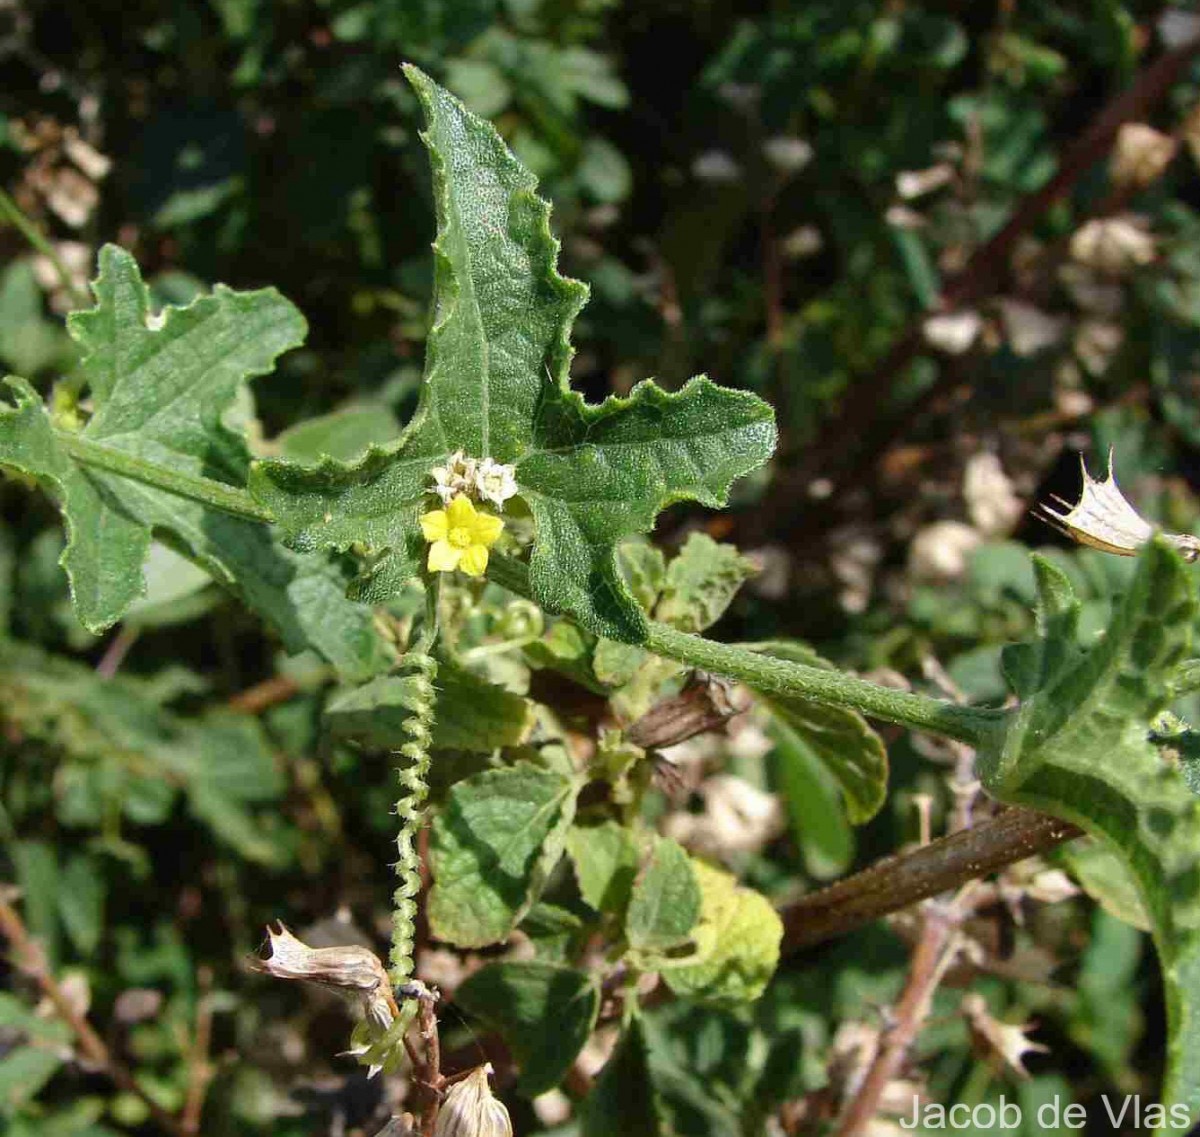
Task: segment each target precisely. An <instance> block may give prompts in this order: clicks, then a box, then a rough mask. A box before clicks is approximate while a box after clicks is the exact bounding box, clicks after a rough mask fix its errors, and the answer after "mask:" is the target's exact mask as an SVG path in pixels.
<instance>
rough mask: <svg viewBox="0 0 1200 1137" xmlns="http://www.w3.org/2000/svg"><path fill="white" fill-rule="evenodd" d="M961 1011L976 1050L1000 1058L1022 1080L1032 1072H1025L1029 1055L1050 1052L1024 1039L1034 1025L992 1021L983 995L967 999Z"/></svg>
mask: <svg viewBox="0 0 1200 1137" xmlns="http://www.w3.org/2000/svg"><path fill="white" fill-rule="evenodd" d="M962 1012H963V1016H964V1017H965V1018H966V1020H967V1025H968V1026H969V1027H970V1029H971V1036H972V1039H973V1041H974V1043H975V1045H976V1047H977V1049H979V1050H980V1051H982V1052H983V1053H984V1054H990V1055H992V1056H993V1057H995V1058H997V1059H999V1061H1000V1062H1001V1063H1002V1064H1003V1065H1005V1066H1007V1067H1008V1068H1009V1069H1010V1070H1012V1071H1013V1072H1014V1073H1015V1074H1017V1075H1018V1076H1019V1077H1022V1078H1028V1077H1029V1071H1028V1070H1026V1069H1025V1055H1026V1054H1037V1053H1045V1052H1046V1051H1048V1050H1049V1049H1050V1048H1049V1047H1048V1046H1043V1045H1042V1044H1041V1043H1040V1042H1030V1041H1029V1039H1028V1038H1026V1037H1025V1032H1026V1031H1028V1030H1031V1029H1032V1028H1033V1024H1032V1023H1020V1024H1017V1023H1003V1022H1000V1021H999V1020H998V1019H994V1018H992V1015H991V1012H990V1011H989V1010H988V1005H987V1002H986V1001H985V1000H984V998H983V996H982V995H977V994H974V993H972V994H969V995H967V996H965V997H964V999H963V1001H962Z"/></svg>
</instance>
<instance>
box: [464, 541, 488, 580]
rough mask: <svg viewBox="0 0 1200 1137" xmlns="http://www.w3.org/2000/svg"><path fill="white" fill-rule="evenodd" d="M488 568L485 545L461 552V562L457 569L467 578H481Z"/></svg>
mask: <svg viewBox="0 0 1200 1137" xmlns="http://www.w3.org/2000/svg"><path fill="white" fill-rule="evenodd" d="M487 566H488V551H487V546H486V545H471V546H470V547H469V548H467V549H464V550H463V555H462V560H461V561H459V562H458V567H459V568H460V569H462V570H463V572H465V573H466V574H467V576H483V574H484V572H485V571H486V570H487Z"/></svg>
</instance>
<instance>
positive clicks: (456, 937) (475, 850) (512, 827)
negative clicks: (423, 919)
mask: <svg viewBox="0 0 1200 1137" xmlns="http://www.w3.org/2000/svg"><path fill="white" fill-rule="evenodd" d="M577 791H578V786H577V785H576V784H575V783H574V782H573V781H572V780H571V779H570V778H566V777H563V776H562V775H561V774H556V773H554V772H553V771H551V770H543V769H541V768H540V767H537V766H534V765H533V764H532V763H530V762H518V763H517V764H516V765H515V766H509V767H504V768H501V769H497V770H485V771H484V772H483V773H481V774H476V775H475V776H474V777H471V778H467V779H465V780H463V781H461V782H458V783H457V784H456V785H455V786H454V788H453V789H452V790H451V791H450V796H449V800H448V801H447V803H446V807H445V808H444V809H443V810H442V812H441V813H440V814H439V815H438V817H437V820H436V821H434V823H433V840H432V843H431V855H432V865H433V878H434V885H433V889H432V891H431V892H430V894H429V925H430V928H431V929H432V930H433V934H434V935H435V936H437V938H438V939H442V940H447V941H448V942H450V943H452V944H457V945H458V946H459V947H483V946H484V945H485V944H493V943H497V942H499V941H501V940H504V939H506V938H507V937H508V935H509V933H510V932H511V931H512V930H513V928H515V927H516V926H517V924H518V923H519V922H520V920H521V917H522V916H524V914H525V913H526V912H527V911H528V910H529V906H530V905H531V904H532V903H533V902H534V901H535V900H536V899H537V898H538V895H539V894H540V892H541V889H542V886H543V884H544V883H545V880H546V877H547V876H548V875H549V872H550V870H551V869H553V867H554V866H555V864H557V862H558V859H559V857H561V855H562V851H563V847H564V845H565V843H566V839H567V832H568V830H569V829H570V827H571V821H572V820H573V819H574V816H575V795H576V793H577Z"/></svg>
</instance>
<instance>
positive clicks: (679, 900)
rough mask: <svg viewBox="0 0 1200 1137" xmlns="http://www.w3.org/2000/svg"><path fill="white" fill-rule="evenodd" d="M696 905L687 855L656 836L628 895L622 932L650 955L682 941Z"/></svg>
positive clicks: (695, 885)
mask: <svg viewBox="0 0 1200 1137" xmlns="http://www.w3.org/2000/svg"><path fill="white" fill-rule="evenodd" d="M700 905H701V894H700V885H699V883H698V881H697V880H696V874H695V871H694V868H693V862H692V860H691V858H690V857H689V856H688V855H687V853H685V852H684V851H683V848H682V847H681V846H680V845H678V844H677V843H676V842H674V841H671V840H669V839H668V838H666V837H661V838H659V839H658V840H657V841H656V842H655V844H654V849H653V851H652V852H651V854H650V859H649V861H648V862H647V863H646V867H645V869H644V870H643V871H642V873H641V875H640V876H639V877H638V879H637V880H636V881H635V882H634V885H633V893H632V895H631V896H630V898H629V910H628V912H627V913H626V915H625V935H626V937H627V938H628V940H629V945H630V947H631V948H632V949H633V950H634V951H635V952H638V953H640V954H643V955H646V956H650V955H658V954H660V953H662V952H665V951H669V950H670V949H671V948H674V947H678V946H680V945H682V944H684V943H686V942H687V939H688V934H689V933H690V932H691V930H692V928H693V927H694V926H695V924H696V921H697V920H698V919H699V917H700Z"/></svg>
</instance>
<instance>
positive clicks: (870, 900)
mask: <svg viewBox="0 0 1200 1137" xmlns="http://www.w3.org/2000/svg"><path fill="white" fill-rule="evenodd" d="M1082 835H1083V830H1081V829H1079V828H1077V827H1076V826H1074V825H1072V824H1071V823H1070V822H1067V821H1059V820H1058V819H1057V818H1054V817H1048V816H1046V815H1045V814H1041V813H1035V812H1034V811H1033V810H1029V809H1005V810H1003V811H1001V812H1000V813H999V814H997V815H996V816H995V817H993V818H991V819H990V820H988V821H980V822H976V824H975V825H974V826H973V827H972V828H970V829H964V830H962V831H961V832H958V833H952V834H951V835H950V836H948V837H942V838H939V839H938V840H936V841H932V842H930V844H928V845H924V846H922V847H921V848H919V849H913V850H912V851H910V852H906V853H897V854H895V855H894V856H890V857H885V858H884V859H883V860H881V861H877V862H876V863H875V864H873V865H872V866H871V867H870V868H868V869H864V870H863V871H862V872H860V873H856V874H855V875H854V876H851V877H847V878H846V879H845V880H842V881H839V882H838V883H837V884H834V885H831V886H830V887H829V888H825V889H822V890H821V891H820V892H814V893H813V894H812V895H811V896H805V897H802V898H801V899H800V900H798V901H796V903H794V904H791V905H789V906H788V907H786V908H785V909H783V911H781V912H780V915H781V916H782V917H783V927H784V936H783V951H784V953H785V954H786V953H788V952H795V951H798V950H800V949H801V948H806V947H810V946H812V945H813V944H817V943H820V942H822V941H823V940H828V939H833V938H834V937H835V936H840V935H844V934H845V933H847V932H850V931H853V930H854V929H855V928H859V927H861V926H862V925H863V924H869V923H870V922H871V921H872V920H877V919H879V918H880V917H881V916H886V915H888V914H889V913H891V912H897V911H899V910H900V909H901V908H907V907H909V905H911V904H915V903H916V902H917V901H918V900H924V899H926V898H928V897H930V896H936V895H937V894H938V893H941V892H947V891H949V890H950V889H952V888H957V887H958V886H959V885H962V884H964V883H965V882H967V881H969V880H974V879H976V878H978V877H981V876H986V875H987V874H988V873H991V872H995V871H996V870H997V869H1002V868H1004V866H1005V865H1011V864H1013V863H1014V862H1015V861H1022V860H1024V859H1025V858H1026V857H1032V856H1034V855H1035V854H1038V853H1044V852H1046V850H1048V849H1052V848H1054V846H1056V845H1061V844H1062V843H1063V842H1064V841H1070V840H1072V839H1073V838H1075V837H1080V836H1082Z"/></svg>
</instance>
